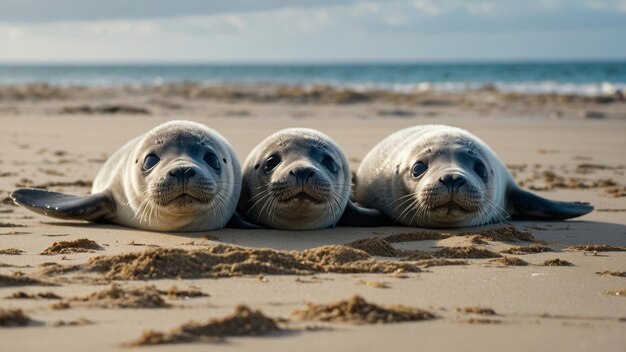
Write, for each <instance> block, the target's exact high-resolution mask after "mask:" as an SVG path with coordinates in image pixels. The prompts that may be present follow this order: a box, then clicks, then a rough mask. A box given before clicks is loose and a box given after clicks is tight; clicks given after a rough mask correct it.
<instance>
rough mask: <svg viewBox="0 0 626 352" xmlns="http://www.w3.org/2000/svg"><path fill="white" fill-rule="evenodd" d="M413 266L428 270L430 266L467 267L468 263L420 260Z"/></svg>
mask: <svg viewBox="0 0 626 352" xmlns="http://www.w3.org/2000/svg"><path fill="white" fill-rule="evenodd" d="M415 264H416V265H418V266H421V267H424V268H430V267H431V266H447V265H469V262H467V261H465V260H448V259H421V260H417V261H416V262H415Z"/></svg>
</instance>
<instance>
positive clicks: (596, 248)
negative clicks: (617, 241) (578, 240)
mask: <svg viewBox="0 0 626 352" xmlns="http://www.w3.org/2000/svg"><path fill="white" fill-rule="evenodd" d="M565 250H566V251H584V252H624V251H626V247H622V246H609V245H606V244H579V245H576V246H570V247H567V248H565Z"/></svg>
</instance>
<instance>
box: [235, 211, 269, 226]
mask: <svg viewBox="0 0 626 352" xmlns="http://www.w3.org/2000/svg"><path fill="white" fill-rule="evenodd" d="M226 227H228V228H231V229H244V230H260V229H264V228H265V227H263V226H259V225H256V224H253V223H251V222H248V221H246V220H245V219H244V218H243V216H241V215H239V213H238V212H235V213H234V214H233V217H232V218H230V220H229V221H228V224H226Z"/></svg>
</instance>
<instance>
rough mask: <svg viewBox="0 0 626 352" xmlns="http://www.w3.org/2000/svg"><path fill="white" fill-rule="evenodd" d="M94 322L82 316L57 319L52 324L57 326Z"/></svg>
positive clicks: (90, 323)
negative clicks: (70, 318)
mask: <svg viewBox="0 0 626 352" xmlns="http://www.w3.org/2000/svg"><path fill="white" fill-rule="evenodd" d="M92 324H93V322H92V321H91V320H89V319H86V318H83V317H80V318H78V319H77V320H57V321H56V322H54V324H52V326H55V327H62V326H84V325H92Z"/></svg>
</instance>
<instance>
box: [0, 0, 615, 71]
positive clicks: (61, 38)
mask: <svg viewBox="0 0 626 352" xmlns="http://www.w3.org/2000/svg"><path fill="white" fill-rule="evenodd" d="M77 1H78V0H75V1H74V0H65V1H62V0H49V3H51V4H57V5H59V6H60V8H63V6H67V5H68V4H71V3H73V4H78V2H77ZM120 1H121V0H110V1H109V2H104V1H102V2H97V3H96V2H93V3H92V2H91V1H87V0H81V1H80V4H83V3H89V4H90V6H91V5H93V4H95V5H93V6H95V7H94V8H93V9H88V10H86V9H85V8H86V7H87V5H82V8H81V9H76V10H74V12H72V11H69V12H68V13H65V14H63V16H61V15H59V14H58V13H59V12H60V10H59V11H56V10H55V11H56V12H55V11H52V10H50V11H52V13H49V14H47V15H45V16H44V14H43V13H44V12H46V11H44V10H45V9H49V6H52V5H48V2H45V1H42V0H40V1H36V0H20V1H13V2H11V4H7V3H4V4H3V2H5V1H4V0H0V8H2V7H1V6H4V8H8V10H9V11H8V13H9V14H11V13H12V14H13V15H15V14H16V13H18V12H19V11H17V12H16V10H15V8H13V6H14V4H17V5H15V6H17V7H20V8H22V10H24V7H25V6H26V5H25V4H31V5H33V4H34V5H33V6H35V5H37V6H40V7H37V11H31V12H37V13H36V14H33V16H34V17H29V18H28V19H25V18H22V19H21V20H20V21H17V22H16V21H15V16H13V17H12V18H13V20H12V21H8V22H7V21H5V22H4V23H3V21H2V18H7V17H11V16H9V15H7V12H6V11H3V12H0V42H1V43H2V45H0V60H5V61H6V60H20V59H29V58H30V59H42V60H45V59H46V58H49V59H54V60H63V59H66V60H71V59H75V60H151V59H158V60H205V59H206V60H227V61H228V60H233V59H238V60H243V61H255V60H273V59H282V60H299V59H306V58H309V59H310V60H331V59H336V58H361V59H362V60H367V59H376V58H385V57H387V58H388V57H391V58H393V57H397V58H409V57H415V58H418V57H424V56H425V55H430V56H433V57H438V56H450V55H462V56H472V57H473V56H475V55H478V56H484V57H490V56H491V57H497V56H498V55H501V56H502V55H504V56H506V55H513V53H516V54H515V55H522V56H523V55H525V56H526V57H528V56H541V55H548V53H550V55H553V54H554V52H553V51H554V50H557V48H561V49H562V51H563V53H564V54H563V55H565V53H569V54H567V55H573V54H572V53H575V51H576V50H578V52H580V55H588V56H595V55H601V54H602V53H604V54H602V55H610V56H612V57H614V56H616V55H617V54H618V53H621V52H624V51H626V48H620V47H619V46H618V45H616V44H615V43H617V42H619V41H615V40H613V39H614V38H619V35H618V34H620V33H621V34H623V36H625V37H626V0H619V1H618V0H613V1H611V0H604V1H601V0H593V1H591V0H590V1H576V2H572V1H568V0H549V1H545V0H543V1H542V0H525V1H521V0H520V1H517V0H497V1H496V0H463V1H462V0H437V1H435V0H431V1H426V0H384V1H383V0H367V1H348V0H344V1H337V2H336V1H330V0H329V1H326V0H318V1H313V0H301V1H299V2H295V4H296V5H294V2H293V1H289V2H288V1H282V0H266V1H255V0H240V1H204V0H203V1H199V0H198V1H195V0H178V1H176V2H171V1H168V2H167V4H176V6H178V7H186V8H185V9H184V11H183V10H181V9H178V8H176V9H174V7H175V6H174V5H171V6H170V5H163V6H164V8H159V9H158V11H157V10H155V9H152V8H151V7H149V6H147V5H146V2H145V1H144V0H135V1H128V2H124V4H125V5H124V6H122V5H121V2H120ZM151 3H152V1H151ZM111 4H118V5H120V8H117V9H114V8H113V6H112V5H111ZM154 4H155V7H158V6H156V5H159V4H165V3H164V2H162V1H161V0H154ZM61 5H63V6H61ZM209 5H210V6H209ZM142 6H143V8H141V7H142ZM620 6H621V7H620ZM620 8H622V9H623V11H621V12H620V10H619V9H620ZM167 9H171V12H170V13H166V12H167V11H166V10H167ZM96 10H101V13H97V14H95V12H94V11H96ZM139 10H143V12H142V11H139ZM36 16H43V17H42V18H41V19H36V18H35V17H36ZM60 18H66V20H60ZM67 18H69V19H67ZM562 33H566V34H567V33H569V34H568V35H569V36H568V35H565V34H564V35H563V36H560V34H562ZM574 33H575V34H576V35H574ZM587 33H593V35H592V34H589V35H587ZM599 33H609V34H607V37H606V39H603V37H602V36H601V35H600V34H599ZM496 34H497V35H498V36H497V39H494V38H495V35H496ZM507 37H508V38H510V43H508V44H506V45H505V44H503V43H504V42H505V38H507ZM459 38H462V39H463V40H466V41H467V42H464V41H461V39H459ZM489 38H492V39H489ZM528 38H534V39H533V40H534V41H533V40H530V39H528ZM546 38H558V39H559V40H569V41H570V42H554V43H553V46H554V48H551V47H550V46H549V45H546V46H543V47H541V48H540V49H538V48H537V46H536V45H535V44H534V42H537V43H543V42H544V41H545V40H547V39H546ZM576 38H579V39H576ZM16 39H19V40H16ZM516 40H517V41H518V42H516ZM555 40H556V39H555ZM586 40H589V41H590V42H585V41H586ZM487 43H491V45H495V46H494V47H488V46H487ZM516 45H517V46H518V47H519V48H517V49H515V50H513V49H512V48H511V47H512V46H516ZM537 45H539V44H537ZM565 48H566V49H565ZM624 56H625V57H626V54H624Z"/></svg>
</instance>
